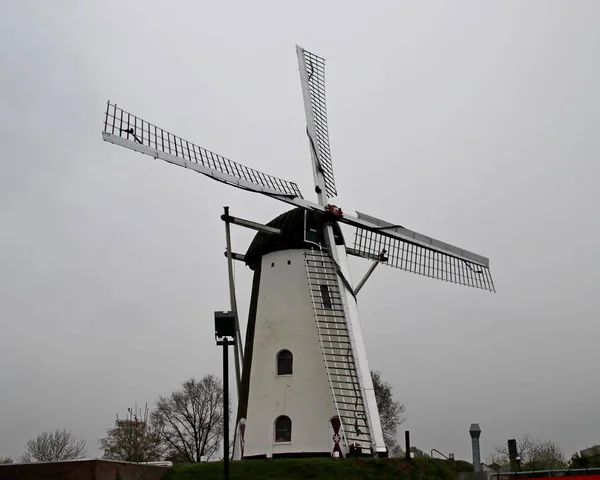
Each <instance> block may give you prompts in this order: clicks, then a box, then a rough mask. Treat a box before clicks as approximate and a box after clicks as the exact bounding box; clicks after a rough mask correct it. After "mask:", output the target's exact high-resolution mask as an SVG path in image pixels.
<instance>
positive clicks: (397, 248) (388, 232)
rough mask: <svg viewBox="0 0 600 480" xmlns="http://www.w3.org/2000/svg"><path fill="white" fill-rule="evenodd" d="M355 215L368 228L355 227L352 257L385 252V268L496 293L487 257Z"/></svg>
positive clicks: (370, 256) (376, 220) (369, 256)
mask: <svg viewBox="0 0 600 480" xmlns="http://www.w3.org/2000/svg"><path fill="white" fill-rule="evenodd" d="M357 214H358V219H359V220H361V221H363V222H365V224H366V225H369V224H370V225H369V226H365V227H361V226H357V228H356V232H355V236H354V248H353V249H352V253H353V254H355V255H359V256H362V257H365V258H373V257H374V256H375V255H380V254H382V252H385V253H384V255H383V256H384V257H385V258H386V260H385V261H384V262H382V263H383V264H384V265H389V266H391V267H395V268H399V269H402V270H406V271H408V272H412V273H417V274H419V275H425V276H427V277H431V278H436V279H439V280H446V281H448V282H452V283H458V284H460V285H466V286H470V287H476V288H481V289H483V290H489V291H490V292H495V291H496V290H495V287H494V282H493V280H492V276H491V273H490V268H489V260H488V259H487V258H485V257H482V256H481V255H477V254H475V253H472V252H469V251H467V250H464V249H461V248H458V247H455V246H453V245H449V244H447V243H445V242H441V241H439V240H435V239H433V238H431V237H428V236H426V235H422V234H420V233H417V232H413V231H412V230H408V229H406V228H403V227H400V226H398V225H393V224H390V223H388V222H384V221H383V220H379V219H377V218H375V217H371V216H369V215H365V214H363V213H359V212H357ZM367 222H368V223H367Z"/></svg>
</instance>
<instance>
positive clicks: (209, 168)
mask: <svg viewBox="0 0 600 480" xmlns="http://www.w3.org/2000/svg"><path fill="white" fill-rule="evenodd" d="M102 137H103V138H104V140H105V141H107V142H110V143H114V144H116V145H120V146H122V147H126V148H129V149H131V150H135V151H137V152H140V153H144V154H146V155H150V156H151V157H153V158H160V159H161V160H164V161H166V162H169V163H173V164H175V165H179V166H181V167H185V168H189V169H191V170H195V171H196V172H199V173H202V174H204V175H207V176H209V177H211V178H213V179H215V180H218V181H220V182H224V183H227V184H229V185H233V186H235V187H238V188H242V189H244V190H251V191H254V192H258V193H264V194H267V195H283V196H284V197H289V198H302V194H301V193H300V189H299V188H298V185H296V184H295V183H293V182H288V181H287V180H282V179H280V178H277V177H274V176H272V175H267V174H266V173H262V172H259V171H258V170H254V169H253V168H248V167H246V166H244V165H241V164H239V163H237V162H234V161H232V160H229V159H227V158H225V157H222V156H221V155H218V154H216V153H213V152H211V151H209V150H206V149H205V148H203V147H199V146H198V145H195V144H193V143H191V142H188V141H187V140H184V139H182V138H180V137H178V136H176V135H173V134H171V133H169V132H167V131H166V130H163V129H162V128H159V127H157V126H155V125H153V124H151V123H149V122H146V121H145V120H142V119H141V118H138V117H136V116H135V115H132V114H131V113H129V112H125V111H124V110H122V109H121V108H119V107H117V106H116V105H113V104H111V103H110V102H108V103H107V106H106V115H105V120H104V131H103V132H102Z"/></svg>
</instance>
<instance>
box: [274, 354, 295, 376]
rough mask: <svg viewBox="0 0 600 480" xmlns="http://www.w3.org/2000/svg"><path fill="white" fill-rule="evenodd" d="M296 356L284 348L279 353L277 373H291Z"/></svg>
mask: <svg viewBox="0 0 600 480" xmlns="http://www.w3.org/2000/svg"><path fill="white" fill-rule="evenodd" d="M293 360H294V357H293V355H292V352H290V351H289V350H282V351H281V352H279V353H278V354H277V375H291V374H292V362H293Z"/></svg>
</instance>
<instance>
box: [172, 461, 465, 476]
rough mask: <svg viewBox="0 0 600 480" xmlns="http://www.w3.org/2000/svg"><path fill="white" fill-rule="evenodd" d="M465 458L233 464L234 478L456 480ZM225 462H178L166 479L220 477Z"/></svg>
mask: <svg viewBox="0 0 600 480" xmlns="http://www.w3.org/2000/svg"><path fill="white" fill-rule="evenodd" d="M472 469H473V467H472V466H471V464H469V463H467V462H462V461H449V460H438V459H431V458H422V459H414V460H412V461H410V462H407V461H406V460H404V459H402V460H400V459H383V458H381V459H376V458H352V459H345V460H333V459H331V458H309V459H277V460H246V461H242V462H232V463H231V464H230V478H231V480H279V479H283V480H359V479H360V480H379V479H388V478H393V479H401V480H457V479H458V474H459V473H460V472H467V471H472ZM222 478H223V463H221V462H208V463H199V464H195V465H175V466H174V467H173V468H171V469H170V470H169V471H168V472H167V474H166V475H165V476H164V477H163V480H221V479H222Z"/></svg>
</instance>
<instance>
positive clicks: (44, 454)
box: [21, 429, 87, 462]
mask: <svg viewBox="0 0 600 480" xmlns="http://www.w3.org/2000/svg"><path fill="white" fill-rule="evenodd" d="M86 455H87V448H86V445H85V441H84V440H80V439H79V438H77V437H76V436H75V435H73V434H72V433H71V432H70V431H69V430H58V429H57V430H54V431H53V432H44V433H40V434H39V435H38V436H37V437H36V438H34V439H30V440H28V441H27V444H26V445H25V453H23V455H22V457H21V461H22V462H54V461H58V460H75V459H78V458H83V457H85V456H86Z"/></svg>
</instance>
